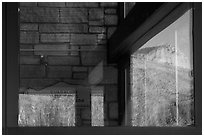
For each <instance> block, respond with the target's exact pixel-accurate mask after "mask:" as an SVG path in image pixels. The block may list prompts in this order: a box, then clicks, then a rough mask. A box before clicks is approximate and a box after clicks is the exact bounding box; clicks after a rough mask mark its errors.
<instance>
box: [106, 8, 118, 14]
mask: <svg viewBox="0 0 204 137" xmlns="http://www.w3.org/2000/svg"><path fill="white" fill-rule="evenodd" d="M116 13H117V10H116V9H106V10H105V14H116Z"/></svg>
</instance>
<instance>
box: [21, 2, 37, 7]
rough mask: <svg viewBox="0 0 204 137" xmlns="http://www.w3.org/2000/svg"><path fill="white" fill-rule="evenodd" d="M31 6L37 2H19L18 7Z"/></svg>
mask: <svg viewBox="0 0 204 137" xmlns="http://www.w3.org/2000/svg"><path fill="white" fill-rule="evenodd" d="M24 6H25V7H33V6H37V2H20V7H24Z"/></svg>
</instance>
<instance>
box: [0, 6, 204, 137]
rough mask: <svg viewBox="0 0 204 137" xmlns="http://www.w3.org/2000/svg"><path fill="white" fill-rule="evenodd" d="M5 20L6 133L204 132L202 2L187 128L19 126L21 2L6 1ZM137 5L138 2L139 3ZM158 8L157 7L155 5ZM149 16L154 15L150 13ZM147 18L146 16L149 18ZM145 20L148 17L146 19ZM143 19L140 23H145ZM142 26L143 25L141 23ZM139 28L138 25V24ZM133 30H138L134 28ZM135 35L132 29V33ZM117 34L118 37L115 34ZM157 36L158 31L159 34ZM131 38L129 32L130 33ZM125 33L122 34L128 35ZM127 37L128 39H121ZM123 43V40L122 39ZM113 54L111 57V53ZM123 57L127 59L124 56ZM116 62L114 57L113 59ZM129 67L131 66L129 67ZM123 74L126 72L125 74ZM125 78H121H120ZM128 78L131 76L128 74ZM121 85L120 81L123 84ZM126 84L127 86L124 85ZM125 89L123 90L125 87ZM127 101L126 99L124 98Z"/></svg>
mask: <svg viewBox="0 0 204 137" xmlns="http://www.w3.org/2000/svg"><path fill="white" fill-rule="evenodd" d="M2 5H3V6H2V12H3V18H2V19H3V20H2V25H3V27H2V29H3V31H2V36H3V39H2V42H3V46H2V76H3V78H2V91H3V92H2V103H3V104H2V105H3V106H2V112H3V113H2V116H3V118H2V120H3V121H2V134H13V135H14V134H36V135H39V134H46V135H52V134H53V135H56V134H64V135H65V134H74V135H76V134H77V135H79V134H86V135H90V134H92V135H96V134H101V135H102V134H104V135H107V134H150V135H151V134H202V109H201V107H202V104H201V103H200V102H201V99H202V92H201V91H202V75H201V74H202V70H201V68H202V66H201V64H202V62H201V61H202V60H201V59H200V58H201V56H202V50H201V49H202V47H201V45H202V44H201V41H202V31H201V27H202V24H201V22H202V17H201V12H202V3H193V4H192V6H193V9H194V18H193V22H194V45H196V48H195V46H194V51H193V52H194V53H196V54H194V67H195V69H194V71H195V72H194V76H195V80H194V82H195V83H194V84H195V90H196V91H197V92H195V108H196V109H195V110H196V113H195V122H196V126H195V127H187V128H154V127H146V128H139V127H134V128H133V127H122V126H121V127H103V128H101V127H38V128H29V127H18V89H19V73H20V71H19V65H18V61H19V58H18V52H19V36H20V35H19V32H20V31H19V19H18V14H19V13H18V6H19V5H18V3H5V2H3V4H2ZM136 5H137V4H136ZM154 8H155V7H154ZM135 9H136V8H135V7H134V8H133V10H132V11H131V13H132V14H129V15H128V16H127V18H131V17H134V16H133V15H134V10H135ZM147 17H150V16H149V15H147ZM147 17H146V18H147ZM143 21H144V20H143ZM143 21H141V22H140V23H142V22H143ZM129 24H131V22H129V23H128V22H127V19H125V20H124V21H122V22H121V25H119V28H122V25H129ZM138 25H140V24H138ZM136 27H138V26H136ZM131 29H132V30H136V29H133V28H131ZM119 32H120V31H119V30H116V32H115V34H113V36H112V38H111V39H112V40H113V39H115V40H120V39H118V38H117V37H116V34H119ZM128 33H129V34H131V32H128ZM114 35H115V36H114ZM155 35H156V34H155ZM126 36H128V37H129V35H126ZM126 36H124V35H123V36H122V37H126ZM111 39H110V41H109V44H110V45H109V46H110V47H111V45H112V44H111ZM121 40H124V39H121ZM118 42H121V41H118ZM129 50H130V48H129ZM112 51H114V49H111V48H110V49H109V57H112V56H114V57H115V54H113V55H111V52H112ZM120 54H121V55H122V56H120V57H117V58H115V60H114V61H116V62H117V63H118V64H120V67H119V73H120V72H121V73H122V72H124V71H123V70H124V69H125V68H126V67H125V66H129V65H128V63H129V55H130V52H126V53H124V52H120ZM110 55H111V56H110ZM122 57H124V58H123V60H122V59H121V58H122ZM110 60H112V61H113V59H110ZM127 69H128V68H127ZM122 74H123V73H122ZM120 77H121V78H120ZM126 77H127V78H128V75H127V76H126ZM119 79H120V80H123V81H124V76H122V75H119ZM122 84H123V83H122ZM119 85H120V84H119ZM120 86H124V85H120ZM121 91H123V90H121ZM121 102H123V101H121Z"/></svg>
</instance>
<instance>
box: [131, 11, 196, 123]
mask: <svg viewBox="0 0 204 137" xmlns="http://www.w3.org/2000/svg"><path fill="white" fill-rule="evenodd" d="M191 12H192V11H191V10H189V11H188V12H186V13H185V14H184V15H183V16H182V17H180V18H179V19H178V20H176V21H175V22H174V23H173V24H171V25H170V26H169V27H167V28H166V29H164V30H163V31H162V32H160V33H159V34H157V35H156V36H155V37H153V38H152V39H151V40H149V41H148V42H147V43H145V44H144V45H143V46H142V47H141V48H140V49H139V50H137V51H136V52H135V53H134V54H133V55H132V56H131V72H130V73H131V103H132V109H131V111H132V112H131V114H132V116H131V122H132V124H131V125H132V126H189V125H192V124H193V123H194V118H193V117H194V115H193V99H194V98H193V78H192V76H191V75H190V74H191V72H192V70H193V66H192V64H193V63H192V58H193V57H192V34H191V33H192V28H191V25H192V23H191V15H192V13H191Z"/></svg>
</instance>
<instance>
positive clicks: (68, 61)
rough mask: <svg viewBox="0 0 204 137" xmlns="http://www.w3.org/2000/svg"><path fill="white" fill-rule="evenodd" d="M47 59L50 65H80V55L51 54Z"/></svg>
mask: <svg viewBox="0 0 204 137" xmlns="http://www.w3.org/2000/svg"><path fill="white" fill-rule="evenodd" d="M47 60H48V64H49V65H79V57H73V56H60V57H59V56H50V57H48V59H47Z"/></svg>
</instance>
